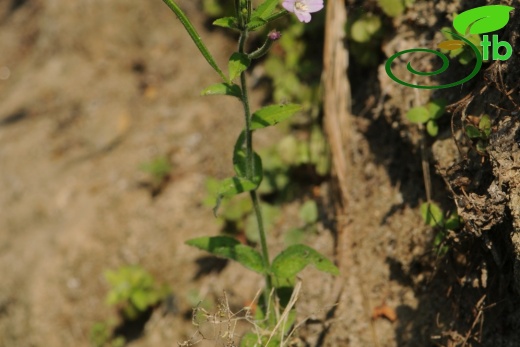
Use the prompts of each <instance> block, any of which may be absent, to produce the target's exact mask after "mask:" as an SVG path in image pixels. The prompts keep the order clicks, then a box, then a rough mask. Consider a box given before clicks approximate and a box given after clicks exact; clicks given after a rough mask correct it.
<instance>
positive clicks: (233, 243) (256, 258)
mask: <svg viewBox="0 0 520 347" xmlns="http://www.w3.org/2000/svg"><path fill="white" fill-rule="evenodd" d="M186 244H187V245H190V246H194V247H197V248H199V249H202V250H204V251H207V252H209V253H211V254H214V255H216V256H220V257H224V258H228V259H232V260H235V261H236V262H238V263H240V264H242V265H243V266H245V267H246V268H248V269H250V270H253V271H255V272H258V273H259V274H264V273H265V269H264V263H263V260H262V256H261V255H260V253H258V252H257V251H255V250H254V249H253V248H251V247H249V246H246V245H243V244H241V243H240V242H239V241H238V240H237V239H235V238H232V237H227V236H214V237H208V236H205V237H199V238H196V239H191V240H188V241H186Z"/></svg>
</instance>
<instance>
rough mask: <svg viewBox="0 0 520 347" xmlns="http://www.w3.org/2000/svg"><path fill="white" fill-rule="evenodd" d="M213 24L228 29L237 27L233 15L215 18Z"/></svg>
mask: <svg viewBox="0 0 520 347" xmlns="http://www.w3.org/2000/svg"><path fill="white" fill-rule="evenodd" d="M213 25H216V26H218V27H222V28H228V29H238V27H237V20H236V18H235V17H223V18H219V19H217V20H215V21H214V22H213Z"/></svg>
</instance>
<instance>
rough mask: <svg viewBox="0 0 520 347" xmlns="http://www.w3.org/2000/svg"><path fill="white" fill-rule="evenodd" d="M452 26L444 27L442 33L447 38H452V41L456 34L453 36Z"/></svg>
mask: <svg viewBox="0 0 520 347" xmlns="http://www.w3.org/2000/svg"><path fill="white" fill-rule="evenodd" d="M451 31H452V30H451V28H448V27H442V28H441V33H442V35H443V36H444V37H445V38H446V39H447V40H450V41H453V40H455V36H453V34H452V33H451Z"/></svg>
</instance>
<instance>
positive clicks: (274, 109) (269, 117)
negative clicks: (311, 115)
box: [251, 104, 301, 130]
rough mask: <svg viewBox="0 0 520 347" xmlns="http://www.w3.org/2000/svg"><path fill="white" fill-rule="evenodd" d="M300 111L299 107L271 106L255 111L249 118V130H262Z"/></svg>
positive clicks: (294, 105)
mask: <svg viewBox="0 0 520 347" xmlns="http://www.w3.org/2000/svg"><path fill="white" fill-rule="evenodd" d="M300 109H301V106H300V105H296V104H286V105H271V106H266V107H263V108H261V109H260V110H258V111H256V112H255V113H254V114H253V117H252V118H251V129H252V130H254V129H262V128H265V127H268V126H271V125H275V124H277V123H280V122H281V121H283V120H286V119H287V118H289V117H290V116H292V115H293V114H294V113H296V112H297V111H299V110H300Z"/></svg>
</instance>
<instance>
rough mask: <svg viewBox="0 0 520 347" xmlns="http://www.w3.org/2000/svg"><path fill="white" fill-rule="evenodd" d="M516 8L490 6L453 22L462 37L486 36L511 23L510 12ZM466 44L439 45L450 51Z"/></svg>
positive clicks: (453, 42) (462, 15) (452, 41)
mask: <svg viewBox="0 0 520 347" xmlns="http://www.w3.org/2000/svg"><path fill="white" fill-rule="evenodd" d="M512 10H514V7H511V6H505V5H490V6H481V7H476V8H473V9H471V10H468V11H465V12H463V13H461V14H460V15H458V16H457V17H456V18H455V20H454V21H453V27H454V28H455V30H456V31H457V32H459V33H460V34H461V35H464V36H465V35H475V34H477V35H478V34H485V33H489V32H493V31H496V30H499V29H502V28H503V27H505V26H506V24H507V23H508V22H509V12H511V11H512ZM464 44H465V42H464V41H461V40H447V41H443V42H441V43H439V44H438V45H437V47H438V48H440V49H445V50H448V51H452V50H456V49H459V48H462V47H463V46H464Z"/></svg>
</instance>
